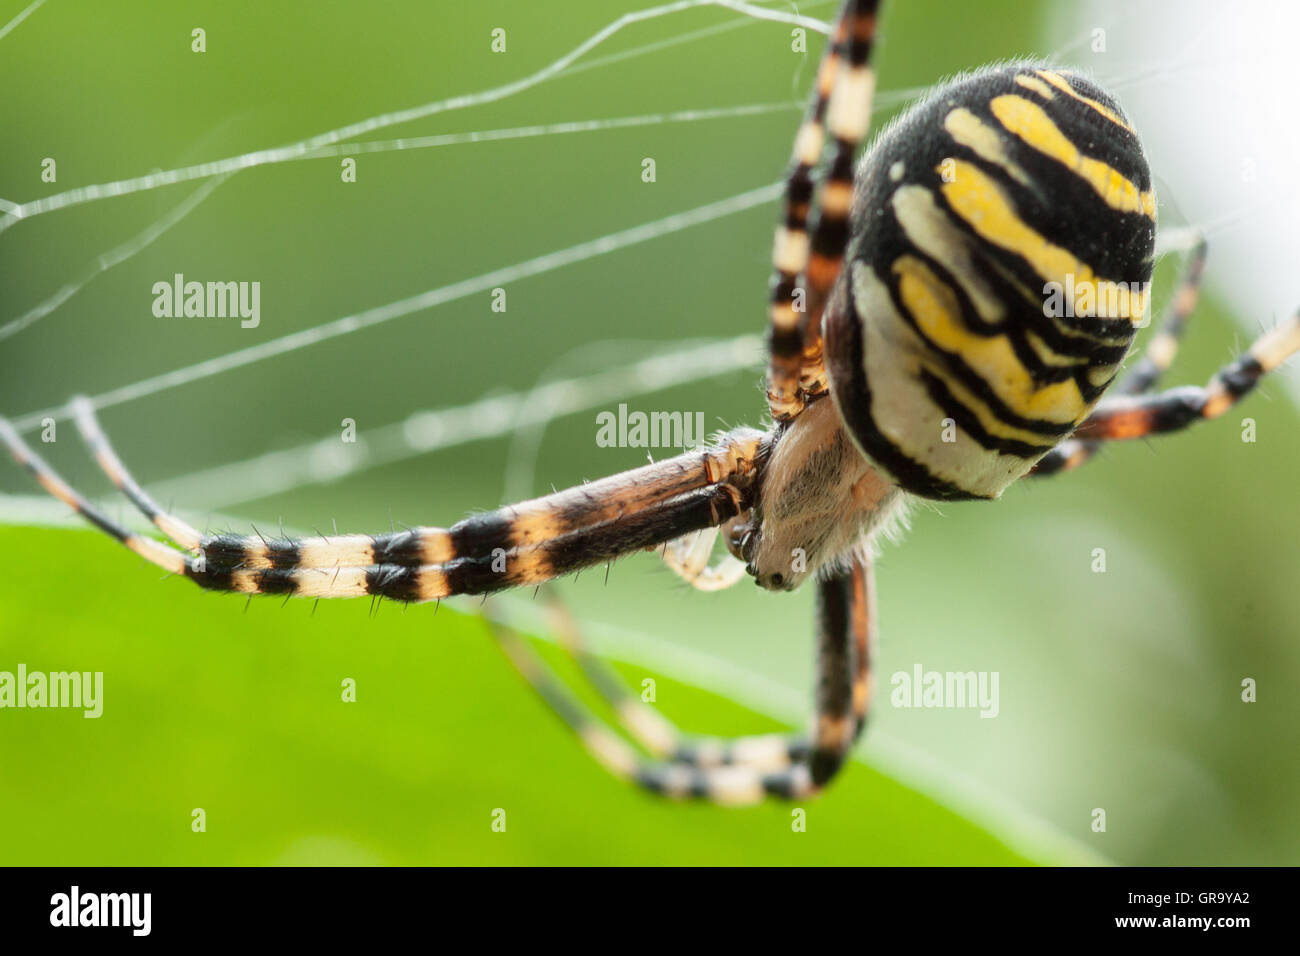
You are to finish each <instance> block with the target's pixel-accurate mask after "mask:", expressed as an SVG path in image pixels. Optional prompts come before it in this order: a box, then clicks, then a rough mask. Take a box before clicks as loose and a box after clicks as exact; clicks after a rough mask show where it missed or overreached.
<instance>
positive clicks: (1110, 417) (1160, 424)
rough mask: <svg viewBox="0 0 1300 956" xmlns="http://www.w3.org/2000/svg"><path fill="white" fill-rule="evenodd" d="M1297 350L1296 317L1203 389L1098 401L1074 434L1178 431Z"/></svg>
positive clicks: (1219, 409) (1215, 412) (1233, 399)
mask: <svg viewBox="0 0 1300 956" xmlns="http://www.w3.org/2000/svg"><path fill="white" fill-rule="evenodd" d="M1298 351H1300V312H1297V313H1296V314H1295V315H1293V316H1291V318H1289V319H1287V320H1286V321H1285V322H1283V323H1282V324H1281V325H1279V326H1278V327H1277V328H1275V329H1273V330H1271V331H1269V332H1266V333H1265V334H1264V335H1261V336H1260V337H1259V338H1258V339H1256V340H1255V342H1254V344H1252V345H1251V347H1250V348H1249V349H1247V350H1246V352H1245V354H1244V355H1242V356H1241V357H1239V358H1237V359H1236V360H1235V361H1233V362H1231V363H1229V364H1228V365H1226V366H1224V367H1223V368H1221V369H1219V371H1218V372H1216V373H1215V374H1214V376H1213V377H1212V378H1211V379H1210V381H1209V383H1208V384H1207V385H1205V386H1200V387H1198V386H1190V385H1189V386H1185V387H1182V388H1171V389H1168V390H1167V391H1163V392H1157V393H1155V394H1148V395H1131V396H1130V395H1125V396H1120V397H1118V398H1113V399H1106V400H1103V401H1102V402H1101V404H1099V405H1098V406H1097V407H1096V408H1095V409H1094V410H1093V412H1092V414H1091V415H1089V416H1088V417H1087V418H1086V419H1084V422H1083V424H1082V425H1080V426H1079V427H1078V429H1077V430H1076V431H1075V433H1074V434H1075V437H1077V438H1081V439H1084V440H1096V441H1115V440H1118V439H1128V438H1143V437H1145V436H1147V435H1156V434H1160V433H1163V432H1172V431H1179V430H1181V429H1183V428H1186V427H1187V426H1188V425H1191V424H1192V423H1194V422H1198V421H1201V420H1202V419H1207V418H1217V417H1218V416H1220V415H1222V414H1223V413H1224V412H1226V411H1227V410H1228V409H1230V408H1232V406H1233V405H1235V404H1236V403H1237V402H1238V401H1240V400H1241V399H1242V398H1243V397H1244V396H1246V395H1247V394H1249V393H1250V392H1251V391H1252V390H1253V389H1254V388H1255V386H1256V385H1258V384H1259V380H1260V379H1261V378H1263V377H1264V375H1265V374H1266V373H1268V372H1271V371H1272V370H1273V369H1275V368H1277V367H1278V366H1279V365H1281V364H1282V363H1283V362H1285V361H1286V360H1287V359H1288V358H1290V357H1291V356H1292V355H1294V354H1295V353H1296V352H1298Z"/></svg>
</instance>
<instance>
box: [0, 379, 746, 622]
mask: <svg viewBox="0 0 1300 956" xmlns="http://www.w3.org/2000/svg"><path fill="white" fill-rule="evenodd" d="M80 414H81V419H82V424H83V426H84V427H83V430H84V431H85V432H86V434H87V436H88V440H90V441H91V443H92V448H94V450H95V452H96V457H97V459H98V460H99V462H100V464H101V466H103V467H105V469H106V470H107V471H108V472H109V474H110V477H112V478H113V480H114V483H115V484H118V486H119V487H121V488H123V490H124V491H127V490H128V489H129V496H130V497H131V500H132V501H133V502H134V503H135V504H136V506H137V507H139V508H140V509H141V510H142V511H143V512H144V513H145V514H146V515H148V516H149V517H150V518H151V520H154V521H155V523H156V524H158V526H159V527H160V528H163V529H164V530H165V531H166V532H167V533H169V534H173V533H174V534H175V535H176V540H179V541H181V543H182V544H185V543H187V542H191V541H192V540H193V537H194V536H195V535H197V532H196V531H195V530H194V529H192V528H190V527H189V526H188V525H185V524H184V523H183V522H179V521H177V520H176V519H172V518H170V516H167V515H166V514H165V513H163V512H162V509H160V508H158V506H157V504H156V503H155V502H153V501H152V499H150V498H149V497H148V495H147V494H145V493H144V491H143V490H142V489H140V488H139V486H138V484H137V483H136V482H135V481H134V479H132V478H131V476H130V474H129V472H127V471H126V469H125V467H124V466H123V465H122V463H121V461H120V459H118V457H117V455H116V454H115V453H114V452H113V451H112V447H111V446H110V445H109V444H108V442H107V439H106V438H105V437H104V435H103V433H102V430H100V429H99V428H98V423H97V422H96V421H95V420H94V415H93V412H92V411H90V409H89V406H88V405H83V406H82V407H81V408H80ZM0 424H2V426H3V427H0V441H3V443H4V444H5V445H7V446H8V447H9V449H10V452H11V453H12V454H13V456H14V457H15V459H17V460H18V462H19V463H20V464H22V465H24V466H25V467H27V468H28V470H29V471H31V472H32V473H33V474H34V475H35V476H36V478H37V480H38V481H39V482H40V483H41V484H42V485H43V486H44V487H45V488H46V490H47V491H49V492H50V493H51V494H53V495H54V496H55V497H57V498H60V499H61V500H63V501H64V502H65V503H67V504H68V505H69V506H70V507H72V508H73V509H74V510H75V511H77V512H79V513H80V514H82V515H84V516H85V517H86V518H87V519H88V520H90V521H91V523H92V524H94V525H95V526H96V527H98V528H100V529H101V530H103V531H105V532H106V533H108V534H110V535H111V536H113V537H115V538H117V539H118V540H119V541H121V542H122V543H123V544H125V545H126V546H127V547H130V548H131V549H132V550H135V551H137V552H138V553H142V554H143V555H144V556H145V557H146V558H148V559H149V560H152V561H153V562H154V563H155V564H158V565H159V566H161V567H164V568H166V569H167V570H169V571H172V572H173V573H176V574H183V575H184V576H185V577H188V578H190V579H191V580H193V581H194V582H195V583H196V584H198V585H199V586H200V587H203V588H206V589H209V590H218V591H236V592H239V593H244V594H281V595H288V594H295V595H298V596H302V597H353V596H362V595H370V596H382V597H389V598H393V599H394V600H400V601H429V600H436V599H439V598H442V597H449V596H451V595H455V594H487V593H490V592H493V591H498V590H502V589H504V588H509V587H516V586H519V585H523V584H535V583H539V582H541V581H545V580H549V579H550V578H552V577H556V576H558V575H561V574H566V573H569V572H572V571H576V570H579V569H581V568H585V567H589V566H591V565H594V564H599V563H602V562H604V561H607V560H611V559H612V558H615V557H619V556H621V555H623V554H627V553H629V552H631V551H635V550H639V549H641V548H645V547H649V546H653V545H657V544H660V543H663V542H665V541H668V540H671V539H672V538H675V537H679V536H680V535H682V534H685V533H687V532H689V531H693V530H697V529H701V528H707V527H711V526H713V525H715V524H719V523H721V522H724V521H726V520H728V519H729V518H731V517H733V516H735V515H736V514H738V513H739V512H740V511H741V510H743V508H742V505H743V504H744V495H745V493H746V491H745V490H744V489H747V488H748V486H749V484H750V483H751V481H752V478H753V475H754V472H755V469H756V468H757V467H758V462H757V459H758V457H759V454H760V446H761V444H762V438H763V436H762V434H761V433H759V432H756V431H753V430H750V429H738V430H736V431H733V432H731V433H729V435H727V436H724V438H723V439H722V440H721V443H720V444H719V445H717V446H716V447H712V448H708V449H705V450H703V451H700V452H691V453H688V454H686V455H682V456H678V457H677V458H673V459H667V460H665V461H663V462H659V463H656V464H653V465H648V466H645V467H643V468H640V469H636V470H634V471H632V472H627V473H624V474H622V475H615V476H613V477H611V478H606V479H603V480H601V481H597V482H592V483H590V484H587V485H580V486H578V487H576V488H571V489H569V490H568V491H563V492H559V493H558V494H555V495H550V496H547V497H546V498H539V499H536V500H534V501H532V502H525V503H523V504H521V505H515V506H513V507H508V508H503V509H499V510H498V511H496V512H491V513H488V514H486V515H478V516H475V517H472V518H468V519H466V520H465V521H462V522H460V523H458V524H457V525H454V526H452V528H450V529H441V528H433V529H415V530H412V531H401V532H395V533H390V534H386V535H381V536H376V537H372V536H369V535H343V536H337V537H335V538H332V539H326V538H319V539H312V538H304V539H273V540H269V541H268V540H266V539H264V538H263V537H262V536H261V535H260V534H258V535H256V536H255V537H252V538H248V537H242V536H237V535H219V536H215V537H210V536H202V537H200V539H199V541H198V547H199V554H198V556H197V557H195V558H193V559H191V558H188V557H187V556H185V555H183V554H180V553H179V552H177V551H175V550H174V549H172V548H170V547H168V546H166V545H164V544H162V543H161V542H157V541H153V540H152V539H149V538H143V537H141V536H139V535H135V534H133V533H131V532H129V531H128V530H126V529H125V528H123V527H122V526H121V525H119V524H117V523H116V522H113V521H111V520H110V519H108V518H107V517H106V516H105V515H103V514H102V512H100V511H98V509H96V508H95V507H94V506H93V505H91V504H90V503H89V502H88V501H87V500H86V499H85V498H84V497H83V496H81V495H80V494H78V493H77V492H75V491H74V490H73V489H72V488H71V486H69V485H68V484H67V483H66V482H64V481H63V480H62V479H61V478H59V476H58V475H57V474H55V472H54V471H53V469H51V468H50V467H49V466H48V465H47V464H46V463H45V462H44V461H43V460H41V459H40V457H39V456H37V455H36V454H35V453H34V452H33V451H32V450H31V449H30V448H28V447H27V445H26V444H25V443H24V442H23V441H22V439H21V437H20V436H19V435H18V433H17V432H16V431H15V430H14V429H13V427H12V426H10V425H9V424H8V423H7V422H3V420H0Z"/></svg>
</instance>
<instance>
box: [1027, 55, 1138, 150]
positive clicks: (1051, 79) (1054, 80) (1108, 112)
mask: <svg viewBox="0 0 1300 956" xmlns="http://www.w3.org/2000/svg"><path fill="white" fill-rule="evenodd" d="M1034 72H1035V73H1037V74H1038V75H1039V76H1041V77H1042V78H1043V79H1045V80H1046V81H1047V82H1048V83H1051V84H1052V85H1053V86H1054V87H1056V88H1057V89H1058V90H1060V91H1061V92H1062V93H1064V94H1066V95H1067V96H1072V97H1074V98H1075V99H1076V100H1078V101H1079V102H1080V103H1086V104H1088V105H1089V106H1091V107H1092V108H1093V109H1094V110H1096V111H1097V112H1098V113H1100V114H1101V115H1102V116H1104V117H1106V119H1108V120H1110V121H1111V122H1112V123H1114V124H1115V125H1116V126H1119V127H1122V128H1123V129H1126V130H1128V131H1129V132H1130V133H1133V135H1134V136H1136V135H1137V133H1136V132H1134V130H1133V127H1132V126H1130V125H1129V124H1128V122H1127V121H1126V120H1125V119H1124V117H1122V116H1120V115H1119V114H1118V113H1116V112H1115V111H1114V110H1113V109H1111V108H1110V107H1109V106H1107V105H1106V104H1104V103H1098V102H1097V101H1096V100H1094V99H1089V98H1088V97H1086V96H1084V95H1083V94H1082V93H1079V92H1077V91H1076V90H1075V89H1074V87H1073V86H1071V85H1070V84H1069V82H1067V81H1066V79H1065V77H1063V76H1062V75H1061V74H1060V73H1053V72H1052V71H1051V70H1035V71H1034Z"/></svg>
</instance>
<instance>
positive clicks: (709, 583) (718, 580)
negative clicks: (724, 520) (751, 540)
mask: <svg viewBox="0 0 1300 956" xmlns="http://www.w3.org/2000/svg"><path fill="white" fill-rule="evenodd" d="M719 533H720V529H718V528H708V529H706V530H704V531H697V532H695V533H694V534H688V535H685V536H684V537H681V538H676V539H674V540H672V541H669V542H668V543H667V544H666V545H664V549H663V555H662V557H663V562H664V564H665V565H667V566H668V568H669V570H671V571H672V572H673V573H674V574H676V575H677V576H678V577H680V578H681V579H682V580H683V581H685V582H686V583H687V584H689V585H690V586H691V587H693V588H695V589H696V590H697V591H722V590H725V589H726V588H729V587H731V586H732V585H734V584H736V583H737V582H739V581H740V580H741V579H742V578H743V577H744V576H745V562H744V561H740V560H738V559H737V558H735V557H733V556H732V555H730V554H727V555H726V556H724V557H723V558H722V559H721V561H719V562H718V563H717V564H715V565H710V564H709V557H710V556H711V555H712V553H713V544H714V542H715V541H717V539H718V534H719Z"/></svg>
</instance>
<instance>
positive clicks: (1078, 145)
mask: <svg viewBox="0 0 1300 956" xmlns="http://www.w3.org/2000/svg"><path fill="white" fill-rule="evenodd" d="M1155 206H1156V204H1155V196H1154V192H1153V190H1152V187H1151V176H1150V171H1149V170H1148V168H1147V162H1146V159H1145V157H1144V155H1143V153H1142V148H1141V145H1140V143H1139V142H1138V139H1137V136H1136V134H1135V133H1134V131H1133V128H1132V126H1131V125H1130V124H1129V122H1128V120H1127V119H1126V118H1125V117H1124V115H1123V113H1122V112H1121V111H1120V109H1119V107H1118V106H1117V105H1116V104H1115V102H1114V101H1113V100H1112V99H1111V98H1110V97H1109V96H1108V95H1107V94H1106V93H1104V92H1103V91H1102V90H1100V89H1099V88H1097V87H1096V86H1095V85H1093V84H1092V83H1091V82H1089V81H1088V80H1086V79H1084V78H1083V77H1081V76H1078V75H1076V74H1070V73H1062V72H1057V71H1053V70H1048V69H1045V68H1041V67H1037V66H1034V65H1028V64H1016V65H1010V66H1002V67H996V68H991V69H988V70H985V71H982V72H979V73H975V74H972V75H970V76H967V77H965V78H962V79H959V80H958V81H956V82H954V83H952V84H950V85H948V86H946V87H943V88H942V89H940V90H939V91H938V92H936V93H935V94H934V95H933V96H931V97H929V98H928V99H926V100H925V101H923V102H922V103H920V104H919V105H917V106H916V107H914V108H913V109H912V110H911V111H909V112H908V113H907V114H905V115H904V116H903V117H902V118H901V119H900V121H899V122H897V123H896V124H894V125H893V126H892V127H890V128H889V129H888V130H886V131H885V132H884V133H883V134H882V136H881V137H880V139H879V140H878V141H877V143H876V144H875V145H874V146H873V148H872V149H871V150H870V151H869V153H868V154H867V156H866V157H865V159H864V160H863V163H862V165H861V167H860V169H859V172H858V178H857V182H856V186H855V199H854V211H853V218H852V223H851V227H852V231H853V239H852V245H851V246H850V249H849V257H848V268H847V269H846V270H845V275H844V277H843V280H842V285H841V288H840V289H839V290H838V294H837V295H836V296H835V298H834V301H833V302H832V305H831V307H830V308H829V309H828V310H827V313H826V316H825V320H824V321H825V335H826V343H827V347H826V354H827V370H828V373H829V377H830V384H831V392H832V394H833V396H834V398H835V402H836V405H837V407H838V408H839V410H840V413H841V416H842V417H843V419H844V422H845V424H846V426H847V428H848V430H849V432H850V434H851V435H852V436H853V438H854V440H855V442H856V443H857V444H858V446H859V447H860V448H861V450H862V451H863V452H865V453H866V455H867V456H868V458H870V459H871V460H872V461H873V462H874V463H875V464H876V465H878V466H879V467H880V468H881V469H882V470H884V471H885V472H886V473H888V474H889V475H890V476H891V477H892V478H893V479H894V480H895V481H896V482H897V483H898V484H899V485H900V486H902V487H903V488H905V489H906V490H908V491H911V492H913V493H914V494H918V495H923V496H926V497H932V498H949V499H952V498H995V497H997V496H998V495H999V494H1001V492H1002V490H1003V489H1004V488H1006V486H1007V485H1009V484H1010V483H1011V482H1013V481H1015V480H1016V479H1017V478H1020V477H1022V476H1023V475H1024V474H1026V473H1027V472H1028V471H1029V470H1030V469H1031V468H1032V467H1033V465H1034V464H1035V462H1037V461H1038V459H1039V458H1041V457H1042V456H1043V455H1044V454H1046V453H1047V452H1048V451H1050V450H1051V449H1052V448H1053V447H1054V446H1055V445H1056V444H1058V443H1059V442H1060V441H1061V440H1063V439H1064V438H1065V437H1067V436H1068V435H1069V434H1070V433H1071V431H1073V429H1074V428H1075V427H1076V426H1077V425H1078V424H1079V422H1080V421H1082V420H1083V418H1084V417H1086V415H1087V414H1088V412H1089V411H1090V410H1091V409H1092V407H1093V406H1094V405H1095V404H1096V402H1097V400H1098V399H1099V398H1100V397H1101V394H1102V392H1103V391H1104V390H1105V389H1106V387H1107V386H1108V385H1109V384H1110V382H1111V380H1112V379H1113V378H1114V375H1115V372H1116V370H1117V369H1118V366H1119V363H1120V362H1121V361H1122V359H1123V358H1124V356H1125V354H1126V353H1127V351H1128V348H1129V346H1130V344H1131V343H1132V340H1133V335H1134V331H1135V328H1136V327H1137V325H1138V324H1139V323H1140V322H1141V320H1142V318H1143V315H1144V314H1145V311H1146V306H1147V300H1148V291H1149V285H1150V279H1151V271H1152V256H1153V251H1154V245H1155Z"/></svg>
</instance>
